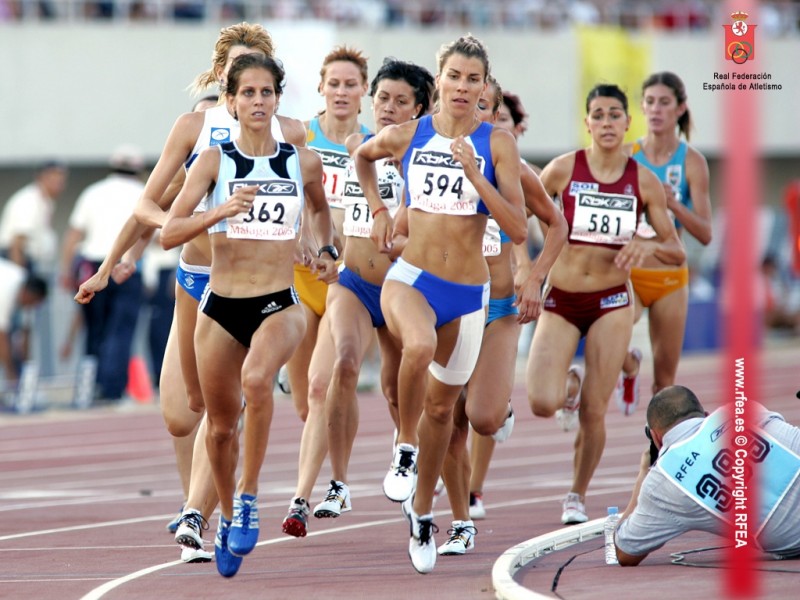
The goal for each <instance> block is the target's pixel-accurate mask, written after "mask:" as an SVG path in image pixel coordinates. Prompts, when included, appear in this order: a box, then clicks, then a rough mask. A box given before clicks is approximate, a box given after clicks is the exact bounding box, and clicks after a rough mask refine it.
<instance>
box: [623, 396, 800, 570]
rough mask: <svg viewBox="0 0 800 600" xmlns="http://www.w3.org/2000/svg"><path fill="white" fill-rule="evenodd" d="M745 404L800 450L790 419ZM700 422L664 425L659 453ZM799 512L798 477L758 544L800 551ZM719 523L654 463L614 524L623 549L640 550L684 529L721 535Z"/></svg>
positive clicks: (722, 526) (650, 548)
mask: <svg viewBox="0 0 800 600" xmlns="http://www.w3.org/2000/svg"><path fill="white" fill-rule="evenodd" d="M748 410H752V411H754V412H756V411H757V415H758V417H757V418H756V423H757V426H758V427H761V428H763V429H764V430H765V431H766V432H767V433H769V434H770V435H772V436H773V437H774V438H775V439H776V440H778V441H780V442H781V443H782V444H783V445H784V446H786V447H787V448H789V449H790V450H792V451H793V452H795V453H796V454H800V429H799V428H797V427H794V426H792V425H789V424H788V423H786V421H784V419H783V417H782V416H781V415H779V414H778V413H774V412H769V411H767V410H766V409H765V408H764V407H763V406H761V405H759V404H757V403H756V402H752V401H751V402H750V403H749V407H748ZM702 423H703V419H700V418H697V419H688V420H686V421H683V422H681V423H678V424H677V425H676V426H675V427H673V428H672V429H670V430H669V431H667V433H666V434H664V445H663V447H662V449H661V452H660V453H659V455H661V454H663V453H664V452H666V451H667V449H669V447H670V446H672V445H673V444H676V443H677V442H680V441H682V440H685V439H687V438H688V437H690V436H692V435H693V434H694V433H695V432H696V431H697V430H698V429H699V428H700V426H701V425H702ZM798 512H800V478H798V479H797V480H796V481H795V482H794V483H793V484H792V486H791V487H790V488H789V490H788V492H787V494H786V496H785V497H784V498H783V500H781V502H780V503H779V504H778V506H777V508H776V509H775V512H774V513H773V515H772V517H771V518H770V519H769V521H768V522H767V525H766V526H765V527H764V531H763V532H762V533H761V535H760V536H759V537H758V543H759V545H760V546H761V548H762V549H764V550H765V551H766V552H770V553H774V554H777V555H781V556H791V555H795V554H797V553H798V552H800V518H798V516H797V515H798ZM724 529H725V524H724V523H723V522H722V521H721V520H720V519H719V518H717V517H715V516H714V515H712V514H711V513H710V512H709V511H708V510H706V509H705V508H703V507H701V506H700V505H699V504H698V503H697V502H695V501H693V500H692V499H691V498H690V497H689V496H687V495H686V494H685V493H684V492H682V491H681V490H680V489H679V488H678V487H677V486H676V485H673V484H672V483H671V482H670V481H669V480H668V479H667V477H666V475H664V474H663V473H662V472H660V471H659V470H658V469H650V472H649V473H648V474H647V476H646V477H645V479H644V481H643V482H642V488H641V491H640V494H639V499H638V503H637V506H636V508H635V509H634V511H633V513H632V514H631V515H630V516H629V517H628V518H626V519H625V520H624V521H623V522H622V523H621V524H620V526H619V529H618V530H617V536H616V543H617V546H619V548H620V550H622V551H623V552H625V553H626V554H630V555H632V556H641V555H643V554H649V553H650V552H653V551H654V550H657V549H659V548H661V547H662V546H663V545H664V544H665V543H667V542H668V541H669V540H671V539H673V538H675V537H677V536H679V535H681V534H682V533H685V532H687V531H696V530H699V531H706V532H709V533H714V534H717V535H723V534H724V533H725V531H724ZM753 535H755V530H754V531H753ZM731 543H733V541H732V540H731Z"/></svg>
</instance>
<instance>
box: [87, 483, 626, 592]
mask: <svg viewBox="0 0 800 600" xmlns="http://www.w3.org/2000/svg"><path fill="white" fill-rule="evenodd" d="M628 490H630V486H629V485H627V486H625V487H617V488H609V489H605V490H602V491H601V490H597V491H595V492H594V493H593V495H595V496H599V495H602V494H614V493H618V492H622V491H628ZM563 497H564V495H563V494H559V495H557V496H556V495H553V496H545V497H540V498H526V499H521V500H512V501H509V502H493V503H492V504H487V505H486V508H487V509H488V508H504V507H509V506H519V505H529V504H540V503H543V502H552V501H553V500H556V499H559V500H560V499H563ZM442 512H444V511H442ZM404 520H405V517H393V518H391V519H380V520H377V521H367V522H365V523H357V524H354V525H345V526H343V527H334V528H332V529H326V530H324V531H314V532H311V533H309V534H308V535H307V536H306V537H316V536H319V535H330V534H332V533H341V532H343V531H354V530H356V529H364V528H367V527H379V526H381V525H389V524H391V523H397V522H402V521H404ZM601 521H602V519H601ZM547 535H552V534H547ZM294 539H295V538H293V537H289V536H286V537H282V538H276V539H272V540H265V541H263V542H259V543H258V544H256V546H257V547H258V546H269V545H273V544H280V543H283V542H289V541H293V540H294ZM515 548H516V546H515ZM181 564H183V562H182V561H180V560H175V561H171V562H167V563H162V564H160V565H154V566H152V567H148V568H146V569H141V570H139V571H136V572H134V573H131V574H129V575H125V576H123V577H119V578H117V579H113V580H111V581H109V582H107V583H105V584H103V585H101V586H100V587H98V588H95V589H94V590H92V591H91V592H89V593H88V594H86V595H85V596H83V598H81V600H98V599H99V598H102V597H103V596H104V595H105V594H106V593H108V592H110V591H111V590H114V589H116V588H118V587H120V586H121V585H124V584H126V583H129V582H131V581H133V580H134V579H139V578H140V577H144V576H145V575H150V574H151V573H155V572H157V571H161V570H163V569H168V568H169V567H174V566H177V565H181ZM523 589H524V588H523Z"/></svg>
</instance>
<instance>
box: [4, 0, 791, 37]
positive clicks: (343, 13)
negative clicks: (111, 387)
mask: <svg viewBox="0 0 800 600" xmlns="http://www.w3.org/2000/svg"><path fill="white" fill-rule="evenodd" d="M724 8H725V7H724V3H721V2H718V1H716V0H643V1H634V0H493V1H492V2H487V1H485V0H351V1H349V2H341V1H339V0H0V22H3V21H37V20H55V19H59V20H77V21H87V20H105V21H108V20H119V21H145V22H147V21H152V22H155V21H183V22H187V21H188V22H206V21H212V22H230V21H236V20H242V19H246V20H249V21H263V20H302V19H309V20H324V21H332V22H335V23H338V24H343V25H362V26H385V27H406V26H410V27H440V26H453V27H465V28H510V29H515V28H516V29H544V30H558V29H562V28H565V27H568V26H571V25H573V24H610V25H621V26H623V27H625V28H627V29H631V30H648V29H653V28H655V29H662V30H674V31H694V30H708V29H710V28H712V27H716V26H718V25H719V24H721V23H723V22H727V21H728V15H726V14H725V10H724ZM757 19H758V20H757V23H758V25H759V26H760V27H761V28H762V29H761V30H762V31H764V32H765V33H767V34H769V35H787V34H794V35H796V34H798V32H800V1H798V0H772V1H766V2H761V3H760V8H759V13H758V16H757Z"/></svg>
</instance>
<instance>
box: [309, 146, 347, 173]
mask: <svg viewBox="0 0 800 600" xmlns="http://www.w3.org/2000/svg"><path fill="white" fill-rule="evenodd" d="M314 150H316V152H317V154H319V157H320V158H321V159H322V164H323V165H325V166H326V167H339V168H340V169H344V168H345V167H346V166H347V163H349V162H350V157H349V156H348V155H347V154H340V153H338V152H331V151H329V150H319V149H317V148H314Z"/></svg>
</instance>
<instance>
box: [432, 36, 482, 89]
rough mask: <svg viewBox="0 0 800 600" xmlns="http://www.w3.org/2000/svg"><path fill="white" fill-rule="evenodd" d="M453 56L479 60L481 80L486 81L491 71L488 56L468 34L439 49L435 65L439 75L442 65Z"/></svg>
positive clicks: (479, 43)
mask: <svg viewBox="0 0 800 600" xmlns="http://www.w3.org/2000/svg"><path fill="white" fill-rule="evenodd" d="M453 54H461V55H462V56H466V57H467V58H477V59H478V60H480V61H481V62H482V63H483V80H484V81H486V77H487V75H489V72H490V71H491V69H490V67H489V54H488V52H487V51H486V46H484V45H483V42H481V41H480V40H479V39H478V38H476V37H475V36H473V35H472V34H471V33H468V34H467V35H465V36H462V37H460V38H458V39H457V40H456V41H454V42H450V43H449V44H444V45H443V46H442V47H441V48H439V52H438V53H437V54H436V64H437V65H438V67H439V73H441V72H442V69H443V68H444V63H446V62H447V59H448V58H450V57H451V56H452V55H453Z"/></svg>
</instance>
